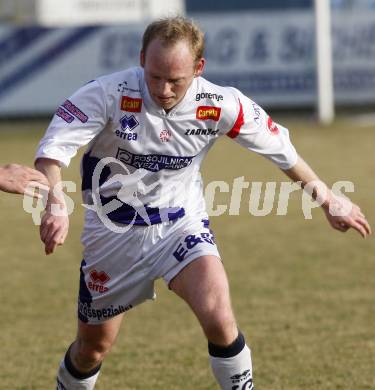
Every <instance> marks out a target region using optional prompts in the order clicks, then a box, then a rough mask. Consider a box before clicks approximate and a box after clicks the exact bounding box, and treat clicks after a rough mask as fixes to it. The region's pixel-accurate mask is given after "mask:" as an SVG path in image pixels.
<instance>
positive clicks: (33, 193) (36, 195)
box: [24, 187, 43, 199]
mask: <svg viewBox="0 0 375 390" xmlns="http://www.w3.org/2000/svg"><path fill="white" fill-rule="evenodd" d="M24 195H26V196H30V197H31V198H35V199H42V198H43V195H42V194H40V193H39V192H37V191H35V190H32V189H31V188H30V187H26V189H25V192H24Z"/></svg>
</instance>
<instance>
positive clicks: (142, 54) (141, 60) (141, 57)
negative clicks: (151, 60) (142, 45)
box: [139, 50, 145, 68]
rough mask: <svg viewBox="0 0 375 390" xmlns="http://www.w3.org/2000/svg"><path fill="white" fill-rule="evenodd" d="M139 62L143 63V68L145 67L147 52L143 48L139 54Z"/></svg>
mask: <svg viewBox="0 0 375 390" xmlns="http://www.w3.org/2000/svg"><path fill="white" fill-rule="evenodd" d="M139 63H140V64H141V66H142V68H144V67H145V52H144V51H143V50H141V53H140V55H139Z"/></svg>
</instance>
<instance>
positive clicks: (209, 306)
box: [169, 255, 253, 390]
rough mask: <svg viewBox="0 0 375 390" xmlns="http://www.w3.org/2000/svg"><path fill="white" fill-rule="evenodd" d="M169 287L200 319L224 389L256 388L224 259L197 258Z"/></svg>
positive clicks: (215, 370) (249, 356)
mask: <svg viewBox="0 0 375 390" xmlns="http://www.w3.org/2000/svg"><path fill="white" fill-rule="evenodd" d="M169 286H170V288H171V289H172V290H173V291H174V292H175V293H176V294H177V295H178V296H180V297H181V298H182V299H184V300H185V301H186V302H187V303H188V305H189V306H190V307H191V309H192V310H193V312H194V313H195V315H196V316H197V318H198V320H199V322H200V324H201V326H202V329H203V331H204V333H205V335H206V337H207V339H208V348H209V354H210V361H211V366H212V370H213V373H214V375H215V377H216V379H217V381H218V383H219V385H220V386H221V388H222V389H224V390H236V389H239V390H242V389H243V390H245V389H246V390H248V389H253V381H252V363H251V354H250V349H249V348H248V347H247V345H246V343H245V339H244V336H243V335H242V333H241V332H239V331H238V329H237V325H236V320H235V317H234V314H233V310H232V306H231V302H230V294H229V286H228V279H227V276H226V273H225V270H224V267H223V265H222V263H221V261H220V259H219V258H217V257H216V256H211V255H210V256H207V255H206V256H201V257H199V258H197V259H196V260H194V261H192V262H190V263H189V264H188V265H187V266H186V267H185V268H183V269H182V270H181V271H180V272H179V273H178V274H177V275H176V276H175V277H174V278H173V279H172V281H171V282H170V284H169Z"/></svg>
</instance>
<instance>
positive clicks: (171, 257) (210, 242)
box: [78, 211, 220, 324]
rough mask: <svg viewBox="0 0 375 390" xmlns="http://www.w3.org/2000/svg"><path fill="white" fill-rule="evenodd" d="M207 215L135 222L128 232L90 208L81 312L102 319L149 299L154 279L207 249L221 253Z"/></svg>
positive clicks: (176, 269) (95, 320) (170, 273)
mask: <svg viewBox="0 0 375 390" xmlns="http://www.w3.org/2000/svg"><path fill="white" fill-rule="evenodd" d="M208 225H209V223H208V218H207V215H199V216H194V217H192V216H185V217H183V218H181V219H178V220H175V221H170V222H162V223H160V224H156V225H151V226H132V227H130V229H129V230H128V231H127V232H125V233H116V232H113V231H111V230H110V229H108V228H106V227H105V226H104V225H103V223H102V222H101V221H100V219H99V218H98V216H97V215H96V214H95V213H94V212H92V211H87V212H86V218H85V227H84V230H83V233H82V237H81V239H82V243H83V245H84V253H83V260H82V264H81V276H80V289H79V297H78V317H79V319H80V320H81V321H84V322H86V323H90V324H99V323H102V322H104V321H106V320H108V319H110V318H112V317H114V316H116V315H118V314H121V313H123V312H125V311H127V310H129V309H131V308H133V307H134V306H136V305H138V304H140V303H142V302H144V301H145V300H146V299H154V298H155V292H154V281H155V280H156V279H158V278H163V279H164V280H165V282H166V283H167V284H168V285H169V283H170V281H171V280H172V279H173V278H174V277H175V276H176V275H177V274H178V273H179V272H180V271H181V270H182V269H183V268H184V267H185V266H186V265H188V264H189V263H190V262H192V261H194V260H195V259H197V258H198V257H200V256H203V255H214V256H216V257H218V258H219V257H220V256H219V252H218V250H217V247H216V244H215V241H214V236H213V233H212V231H211V230H210V228H209V226H208Z"/></svg>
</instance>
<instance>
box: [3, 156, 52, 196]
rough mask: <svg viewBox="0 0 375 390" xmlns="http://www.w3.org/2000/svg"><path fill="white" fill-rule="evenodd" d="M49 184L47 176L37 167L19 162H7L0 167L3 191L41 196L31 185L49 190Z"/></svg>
mask: <svg viewBox="0 0 375 390" xmlns="http://www.w3.org/2000/svg"><path fill="white" fill-rule="evenodd" d="M48 186H49V184H48V180H47V178H46V177H45V176H44V175H43V174H42V173H41V172H38V171H36V170H35V169H32V168H29V167H26V166H23V165H19V164H7V165H4V166H2V167H0V190H1V191H5V192H10V193H13V194H25V195H29V196H33V197H36V198H40V197H41V194H39V193H37V192H35V191H33V190H32V189H31V187H39V188H42V189H44V190H48Z"/></svg>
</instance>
